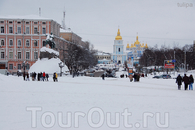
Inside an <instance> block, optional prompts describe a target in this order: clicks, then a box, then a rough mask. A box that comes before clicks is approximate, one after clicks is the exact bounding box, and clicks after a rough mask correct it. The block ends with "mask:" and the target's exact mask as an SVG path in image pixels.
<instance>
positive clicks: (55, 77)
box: [53, 72, 58, 82]
mask: <svg viewBox="0 0 195 130" xmlns="http://www.w3.org/2000/svg"><path fill="white" fill-rule="evenodd" d="M53 81H54V82H55V81H57V82H58V75H57V73H56V72H55V73H54V74H53Z"/></svg>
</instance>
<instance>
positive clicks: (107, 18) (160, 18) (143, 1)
mask: <svg viewBox="0 0 195 130" xmlns="http://www.w3.org/2000/svg"><path fill="white" fill-rule="evenodd" d="M187 6H188V7H187ZM39 7H41V16H42V17H47V18H52V19H54V20H55V21H57V22H58V23H60V24H61V21H62V17H63V10H64V7H65V10H66V18H65V22H66V27H67V28H71V30H72V31H73V32H75V33H76V34H78V35H79V36H81V37H82V39H83V40H87V41H90V42H91V43H92V44H94V47H95V49H98V50H101V51H105V52H112V48H113V44H114V40H115V36H116V35H117V30H118V26H119V28H120V31H121V36H122V38H123V43H124V45H125V46H126V44H127V43H129V44H131V43H133V42H134V41H135V40H136V35H137V32H138V36H139V41H140V42H141V43H143V42H144V43H146V42H147V44H148V46H149V47H153V46H154V45H155V44H158V46H159V47H160V46H161V45H164V44H165V45H166V46H170V47H172V46H173V45H174V43H175V44H179V45H180V46H183V45H185V44H192V43H193V40H195V0H0V16H2V15H29V14H36V15H38V14H39Z"/></svg>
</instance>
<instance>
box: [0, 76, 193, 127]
mask: <svg viewBox="0 0 195 130" xmlns="http://www.w3.org/2000/svg"><path fill="white" fill-rule="evenodd" d="M58 80H59V81H58V82H53V80H52V77H51V76H50V78H49V81H48V82H43V81H23V78H22V77H17V76H5V75H0V83H1V86H0V93H1V94H0V102H1V106H0V108H1V111H0V117H1V118H0V122H1V123H0V128H1V129H2V130H8V129H9V130H11V129H13V130H30V129H38V130H44V129H49V128H51V129H54V130H61V129H71V130H72V129H79V130H90V129H102V130H105V129H120V130H126V129H140V130H145V129H148V130H157V129H168V130H184V129H185V130H194V129H195V100H194V99H195V91H189V90H188V91H184V90H183V85H182V90H177V85H176V83H175V79H152V76H148V77H145V78H141V79H140V82H130V81H129V79H128V78H105V80H102V79H101V78H100V77H97V78H95V77H84V76H79V77H75V78H72V77H71V76H62V77H59V79H58Z"/></svg>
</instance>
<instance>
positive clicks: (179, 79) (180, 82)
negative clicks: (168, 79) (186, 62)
mask: <svg viewBox="0 0 195 130" xmlns="http://www.w3.org/2000/svg"><path fill="white" fill-rule="evenodd" d="M176 83H177V85H178V90H181V85H182V77H181V76H180V74H179V75H178V76H177V78H176Z"/></svg>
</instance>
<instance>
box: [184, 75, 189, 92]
mask: <svg viewBox="0 0 195 130" xmlns="http://www.w3.org/2000/svg"><path fill="white" fill-rule="evenodd" d="M183 82H184V85H185V90H188V84H189V77H188V76H186V74H184V77H183Z"/></svg>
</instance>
